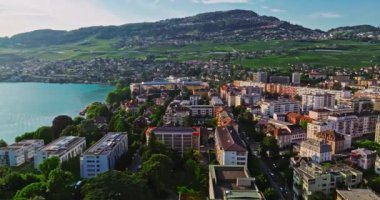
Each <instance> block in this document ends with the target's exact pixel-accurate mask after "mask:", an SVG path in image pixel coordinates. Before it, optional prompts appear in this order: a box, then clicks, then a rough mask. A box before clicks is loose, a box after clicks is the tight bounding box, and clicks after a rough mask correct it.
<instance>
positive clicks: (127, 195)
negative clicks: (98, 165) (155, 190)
mask: <svg viewBox="0 0 380 200" xmlns="http://www.w3.org/2000/svg"><path fill="white" fill-rule="evenodd" d="M82 194H83V196H84V199H85V200H103V199H125V200H132V199H133V200H144V199H154V198H153V195H152V192H151V190H150V189H149V187H148V186H147V184H146V181H145V180H144V179H142V178H141V177H139V176H138V175H136V174H133V175H131V174H127V173H125V172H120V171H114V170H112V171H108V172H106V173H103V174H99V175H98V176H96V177H95V178H92V179H89V180H87V181H86V183H85V184H84V186H83V187H82Z"/></svg>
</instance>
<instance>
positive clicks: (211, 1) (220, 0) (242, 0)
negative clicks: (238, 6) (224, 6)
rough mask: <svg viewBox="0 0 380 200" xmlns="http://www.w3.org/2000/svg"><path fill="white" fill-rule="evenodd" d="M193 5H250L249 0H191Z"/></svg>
mask: <svg viewBox="0 0 380 200" xmlns="http://www.w3.org/2000/svg"><path fill="white" fill-rule="evenodd" d="M191 2H193V3H203V4H221V3H248V2H249V0H191Z"/></svg>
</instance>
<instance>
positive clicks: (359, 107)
mask: <svg viewBox="0 0 380 200" xmlns="http://www.w3.org/2000/svg"><path fill="white" fill-rule="evenodd" d="M351 106H352V108H353V109H354V112H355V113H361V112H371V111H373V107H374V104H373V102H372V100H371V99H370V98H353V99H351Z"/></svg>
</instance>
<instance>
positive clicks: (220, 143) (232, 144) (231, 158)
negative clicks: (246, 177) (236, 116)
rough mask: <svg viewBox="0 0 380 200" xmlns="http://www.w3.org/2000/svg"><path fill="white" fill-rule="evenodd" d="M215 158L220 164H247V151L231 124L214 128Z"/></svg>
mask: <svg viewBox="0 0 380 200" xmlns="http://www.w3.org/2000/svg"><path fill="white" fill-rule="evenodd" d="M215 148H216V158H217V160H218V162H219V164H221V165H247V161H248V151H247V149H246V148H245V146H244V144H243V142H242V141H241V139H240V138H239V135H238V133H237V132H236V130H235V129H234V128H233V127H232V126H219V127H217V128H216V130H215Z"/></svg>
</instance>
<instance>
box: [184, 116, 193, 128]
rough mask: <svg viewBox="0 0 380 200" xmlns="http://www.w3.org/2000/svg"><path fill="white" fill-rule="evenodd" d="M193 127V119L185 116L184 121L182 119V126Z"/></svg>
mask: <svg viewBox="0 0 380 200" xmlns="http://www.w3.org/2000/svg"><path fill="white" fill-rule="evenodd" d="M192 125H193V119H192V118H191V116H186V117H185V118H184V119H183V126H186V127H187V126H192Z"/></svg>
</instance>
